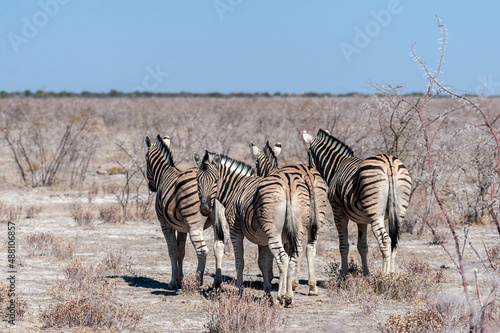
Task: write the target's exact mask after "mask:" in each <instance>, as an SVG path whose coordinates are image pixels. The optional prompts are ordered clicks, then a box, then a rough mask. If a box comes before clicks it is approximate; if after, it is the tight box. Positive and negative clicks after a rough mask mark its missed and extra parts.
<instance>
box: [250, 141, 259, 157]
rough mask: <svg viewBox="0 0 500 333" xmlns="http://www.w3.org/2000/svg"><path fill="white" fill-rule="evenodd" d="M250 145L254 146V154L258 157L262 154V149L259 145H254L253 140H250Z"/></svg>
mask: <svg viewBox="0 0 500 333" xmlns="http://www.w3.org/2000/svg"><path fill="white" fill-rule="evenodd" d="M250 145H251V146H252V154H253V155H254V156H255V157H257V156H259V155H260V153H261V150H260V149H259V147H257V146H256V145H254V144H253V143H252V142H250Z"/></svg>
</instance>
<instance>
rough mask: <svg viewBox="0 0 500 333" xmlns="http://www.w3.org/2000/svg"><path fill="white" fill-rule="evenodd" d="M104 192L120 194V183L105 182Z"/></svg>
mask: <svg viewBox="0 0 500 333" xmlns="http://www.w3.org/2000/svg"><path fill="white" fill-rule="evenodd" d="M102 192H103V193H104V195H106V194H112V195H115V194H118V193H119V192H120V185H118V184H117V183H109V184H104V185H102Z"/></svg>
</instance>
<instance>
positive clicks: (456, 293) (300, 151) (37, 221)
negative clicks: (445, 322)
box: [0, 96, 500, 333]
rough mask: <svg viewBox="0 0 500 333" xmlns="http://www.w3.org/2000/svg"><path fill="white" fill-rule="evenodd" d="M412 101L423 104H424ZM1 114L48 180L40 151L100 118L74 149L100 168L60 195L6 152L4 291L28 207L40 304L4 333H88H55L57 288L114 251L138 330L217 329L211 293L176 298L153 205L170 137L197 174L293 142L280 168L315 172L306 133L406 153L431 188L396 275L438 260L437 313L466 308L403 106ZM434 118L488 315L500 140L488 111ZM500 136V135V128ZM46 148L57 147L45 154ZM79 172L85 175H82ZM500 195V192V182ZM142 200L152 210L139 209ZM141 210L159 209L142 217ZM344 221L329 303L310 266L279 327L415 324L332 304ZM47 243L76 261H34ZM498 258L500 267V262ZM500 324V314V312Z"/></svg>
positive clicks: (0, 147) (383, 303)
mask: <svg viewBox="0 0 500 333" xmlns="http://www.w3.org/2000/svg"><path fill="white" fill-rule="evenodd" d="M413 102H415V103H417V99H415V100H414V101H413ZM479 102H480V104H481V105H482V106H483V107H484V109H485V111H486V112H487V113H488V114H489V115H490V118H491V119H495V118H496V117H498V107H497V105H498V103H499V100H498V98H486V99H481V100H480V101H479ZM455 109H458V110H459V111H456V112H450V113H448V114H447V115H446V116H443V117H444V118H445V119H443V120H442V122H439V121H434V119H441V118H439V114H444V113H446V110H455ZM0 111H1V114H0V115H1V117H0V120H2V124H3V126H6V128H8V129H9V131H10V132H9V133H10V135H11V137H10V139H11V142H13V143H16V140H18V141H17V142H18V143H19V145H24V146H23V148H25V149H26V151H27V155H28V157H29V158H30V159H31V161H32V162H36V163H38V164H36V165H35V163H34V164H33V168H34V173H35V174H36V176H40V161H39V158H40V156H41V155H42V153H43V152H41V148H43V147H45V148H46V149H47V153H46V157H50V154H49V153H48V151H49V150H50V149H49V148H51V147H52V148H53V149H52V150H55V148H56V147H57V146H58V143H59V140H60V136H61V135H62V134H63V133H64V131H65V129H66V128H67V126H68V124H69V125H72V126H73V127H72V128H73V129H75V128H78V126H81V124H82V122H83V121H88V122H87V124H89V126H88V127H86V129H87V130H88V132H85V135H86V136H85V138H84V139H82V140H81V142H80V141H78V140H77V141H75V142H76V144H75V146H74V147H72V149H73V150H74V149H76V150H77V151H78V154H79V155H78V154H77V155H74V156H76V157H79V158H80V160H79V161H85V158H86V157H88V158H89V159H90V161H89V164H88V168H83V167H80V166H75V165H71V164H67V165H66V168H65V169H61V170H59V171H58V173H57V176H59V177H58V178H57V179H56V181H55V182H54V183H53V184H50V186H41V184H40V182H39V179H35V180H36V181H38V183H37V184H33V183H35V181H33V180H32V179H31V178H30V174H29V173H27V174H26V182H24V181H22V179H21V177H20V172H19V170H18V168H17V166H16V162H15V159H14V156H13V154H12V151H11V149H10V148H9V145H8V144H7V142H6V140H3V139H2V140H1V141H0V170H1V171H0V208H1V209H2V210H3V211H0V220H1V222H0V230H1V232H0V254H1V255H0V258H2V259H1V260H0V282H1V283H2V285H6V284H7V282H8V281H7V278H8V277H9V276H10V274H11V273H9V271H10V267H9V264H10V263H9V261H8V256H7V254H8V251H9V248H8V236H9V235H8V230H7V228H8V224H7V222H6V221H7V219H8V218H7V217H6V216H7V214H6V211H8V210H15V211H17V210H18V214H15V215H17V216H15V218H14V219H13V222H14V223H15V228H16V229H15V239H16V250H15V251H16V253H15V254H16V260H17V261H16V262H15V265H16V267H15V268H16V273H15V288H16V293H17V294H18V295H20V296H22V298H24V299H25V300H26V301H27V303H28V305H27V312H26V313H25V315H24V316H23V317H22V318H16V321H15V326H12V325H10V324H9V323H8V322H6V321H0V332H4V331H5V332H8V331H12V332H38V331H40V332H60V331H64V332H72V331H73V332H78V331H82V328H78V327H75V328H68V327H65V328H47V327H45V326H44V323H43V321H42V320H41V317H40V314H42V313H43V312H44V311H46V310H47V309H48V308H49V307H50V306H51V305H54V304H56V302H57V301H56V300H55V299H54V297H53V296H52V293H51V290H52V289H53V288H54V287H55V288H57V286H58V285H59V283H60V282H61V281H64V280H65V279H66V276H65V273H64V270H65V268H66V267H67V266H68V265H69V264H71V263H72V262H73V261H74V260H80V261H82V262H85V263H93V264H94V265H97V264H99V263H101V262H102V261H103V259H104V258H105V257H106V256H109V254H110V253H111V254H118V255H120V256H121V257H122V259H123V262H122V264H121V265H120V267H119V268H118V269H116V270H111V269H109V270H107V271H106V272H105V277H104V278H103V279H104V282H105V283H106V284H107V285H110V286H112V290H113V292H114V295H115V296H116V298H117V301H118V302H120V303H122V304H127V305H132V306H133V307H134V309H138V310H139V311H141V312H142V313H143V316H142V319H141V320H140V321H139V322H138V324H137V326H136V330H137V331H138V332H200V331H206V330H207V329H206V327H205V325H206V323H207V317H206V305H207V304H209V302H211V301H210V300H208V299H207V297H206V293H186V292H185V291H183V290H178V291H171V290H167V284H168V283H169V281H170V274H171V269H170V260H169V256H168V253H167V245H166V242H165V239H164V237H163V235H162V233H161V230H160V226H159V223H158V221H157V219H156V217H155V214H154V206H151V205H150V206H147V205H144V202H146V200H147V198H148V194H149V192H148V189H147V184H145V183H144V177H143V175H142V172H141V168H144V164H145V161H144V154H145V150H144V144H143V140H144V136H145V135H149V136H151V137H155V136H156V135H157V134H158V133H160V134H162V135H167V134H168V135H170V136H171V138H172V143H171V148H172V152H173V155H174V159H175V161H176V162H178V166H179V167H180V168H181V169H185V168H188V167H192V166H194V163H193V162H192V161H191V156H192V153H193V152H194V151H196V152H198V153H203V151H204V150H205V149H209V150H210V151H216V152H221V153H225V154H227V155H229V156H231V157H233V158H236V159H239V160H243V161H245V162H247V163H252V157H251V155H250V149H249V142H250V141H252V142H254V143H256V144H257V145H262V144H264V143H265V141H266V140H269V141H270V143H271V144H274V143H276V142H277V141H280V142H282V143H283V153H282V154H281V155H280V157H279V163H280V165H287V164H292V163H307V154H306V151H305V145H304V143H303V141H302V138H301V136H300V133H301V131H302V130H308V131H310V132H311V133H315V132H316V131H317V130H318V129H319V128H326V129H329V130H330V132H332V133H335V135H336V136H337V137H339V138H340V139H341V140H343V141H344V142H345V143H346V144H348V145H350V146H351V148H353V150H354V151H355V154H356V155H357V156H359V157H361V158H366V157H367V156H370V155H373V154H374V153H378V152H393V153H394V154H396V153H397V155H398V156H399V157H400V158H401V160H402V161H403V162H404V163H405V165H406V166H407V167H408V169H409V170H410V173H411V174H412V177H413V179H414V186H418V189H417V190H416V191H415V193H414V195H413V197H412V201H411V202H410V207H409V209H408V213H407V219H406V220H407V221H406V223H405V228H404V230H403V231H404V232H403V233H402V235H401V240H400V242H399V248H398V254H397V257H396V272H401V271H402V270H403V268H402V266H403V263H405V262H407V261H409V260H411V259H418V260H420V261H422V262H424V263H428V264H429V265H430V267H431V269H432V271H433V273H434V272H440V271H441V272H442V273H443V274H444V277H445V279H444V282H441V283H439V285H438V287H437V292H435V291H431V292H430V293H432V295H431V297H430V300H429V302H431V301H435V300H440V299H442V300H452V301H451V303H456V304H463V299H464V292H463V286H462V280H461V277H460V274H459V273H458V270H457V269H456V265H455V263H454V262H453V260H455V261H456V258H457V255H456V249H455V242H454V239H453V237H452V234H451V231H450V229H449V228H448V226H447V224H446V221H445V220H444V218H443V216H442V213H440V211H439V209H438V207H437V204H436V202H435V200H434V197H433V194H432V191H430V184H431V182H430V180H429V174H428V169H427V158H428V154H427V151H426V150H425V146H424V144H423V139H422V132H421V126H420V124H419V122H418V119H417V116H416V115H415V114H414V113H411V112H409V111H408V109H407V108H406V104H404V103H399V99H397V98H395V97H394V98H392V97H391V98H387V99H384V98H380V97H376V96H374V97H370V98H368V97H356V96H354V97H352V98H350V97H346V98H324V99H323V98H305V97H287V98H284V97H283V98H282V97H280V98H267V99H266V98H241V99H224V98H221V99H217V98H213V99H210V98H172V99H168V98H167V99H159V98H151V99H133V98H116V99H115V98H107V99H106V98H103V99H84V98H74V99H70V98H68V99H50V98H47V99H45V98H44V99H31V98H6V99H0ZM424 115H425V117H426V119H427V118H428V119H430V120H429V122H430V123H431V124H432V126H430V127H429V129H428V130H429V134H430V135H431V137H432V138H433V140H434V141H433V146H432V151H431V153H432V158H433V161H434V167H435V168H436V170H437V171H436V175H437V176H438V179H437V190H438V192H439V193H440V195H441V198H442V199H443V202H444V204H445V207H446V209H447V210H448V212H449V213H450V214H451V215H452V216H451V217H452V220H453V222H454V223H455V230H456V233H457V237H458V241H459V244H460V249H461V251H463V254H464V260H463V265H464V270H465V273H466V278H467V283H468V290H469V293H470V295H471V298H472V302H473V304H475V305H478V304H480V302H479V301H478V292H477V288H476V282H475V278H474V269H477V270H478V274H477V276H478V281H477V286H479V289H480V291H481V294H482V297H483V298H482V300H483V301H485V300H486V297H488V295H489V293H490V291H491V290H493V289H494V288H495V286H496V288H497V291H496V294H495V297H497V298H498V297H499V295H500V293H499V292H498V286H499V283H498V273H495V275H493V274H492V275H489V274H488V272H491V271H492V270H491V269H490V268H489V266H488V265H489V263H488V262H487V260H486V258H487V257H486V254H485V247H486V248H488V249H495V248H496V249H497V251H498V249H499V247H498V245H499V234H498V231H497V230H496V226H495V225H494V223H493V222H492V221H491V219H490V220H488V219H487V218H486V219H484V220H482V219H479V218H477V215H476V217H475V218H474V215H473V214H471V213H474V212H477V210H475V211H474V209H471V207H472V208H477V207H479V206H480V205H481V204H483V203H484V202H490V200H491V199H490V197H491V192H488V191H490V190H489V186H491V184H490V183H489V179H491V175H492V174H493V173H492V170H493V168H494V167H495V165H496V164H495V163H496V156H497V155H496V150H495V145H494V141H493V140H491V137H490V133H489V132H488V131H486V130H483V129H484V126H483V120H482V119H481V118H480V117H477V112H475V111H473V110H470V109H468V108H457V101H456V100H452V99H446V98H443V99H441V98H438V99H434V100H433V101H432V103H430V104H429V106H428V107H426V108H425V114H424ZM497 119H498V118H497ZM57 120H60V121H57ZM202 120H204V121H202ZM495 126H497V127H496V128H498V121H497V123H496V124H495ZM38 131H39V132H38ZM497 132H498V130H497ZM5 133H6V132H4V134H5ZM471 133H472V135H471ZM72 135H75V133H72ZM76 137H78V136H76ZM41 138H43V139H44V140H45V141H43V143H44V144H43V145H42V144H41V143H42V142H41V141H42V140H41ZM78 138H79V137H78ZM22 140H24V141H22ZM18 148H21V147H20V146H18ZM19 154H21V152H19ZM76 157H75V158H76ZM22 163H23V165H24V168H25V171H26V172H27V170H28V166H27V165H26V163H25V162H24V161H22ZM72 170H73V171H78V172H80V171H81V173H80V174H79V173H78V172H76V174H72V173H71V172H72ZM75 175H76V176H75ZM73 176H75V177H73ZM83 176H85V177H83ZM127 176H129V178H127ZM488 177H490V178H488ZM127 179H128V180H129V181H128V182H127ZM73 180H74V181H73ZM32 185H33V186H32ZM126 188H128V189H130V193H129V195H130V196H129V197H124V196H123V190H124V189H126ZM484 188H486V189H487V191H486V192H484V193H486V194H484V193H483V196H482V197H478V196H477V195H476V193H478V191H479V190H481V189H484ZM495 193H498V184H497V188H496V192H495ZM495 195H497V194H495ZM137 197H138V198H139V199H140V200H136V198H137ZM496 198H497V201H491V202H492V203H493V206H492V207H493V208H494V209H495V210H496V212H497V216H500V213H499V212H498V196H497V197H496ZM120 202H121V203H127V204H128V210H129V214H130V216H129V217H127V218H126V219H125V220H124V221H120V222H118V223H105V222H103V220H102V219H99V218H98V215H99V211H100V210H101V209H102V207H105V206H107V205H112V206H114V207H117V208H118V210H119V209H121V206H120ZM76 204H80V205H82V207H85V208H86V209H88V210H90V211H91V213H92V214H93V216H94V220H93V221H92V223H90V224H89V225H80V224H78V223H77V222H76V221H75V219H74V218H73V216H72V210H73V209H74V207H75V205H76ZM134 204H136V205H135V206H134ZM31 207H36V208H37V209H38V210H39V212H37V213H36V214H34V216H33V217H31V218H27V217H26V215H27V212H28V210H29V209H30V208H31ZM136 208H146V209H147V210H146V213H141V214H139V213H138V211H136ZM332 220H333V217H332V213H331V210H330V209H329V210H328V223H326V225H324V226H323V227H322V228H321V229H320V235H319V241H318V249H317V256H316V275H317V279H318V283H319V296H307V292H308V286H307V274H306V269H307V267H306V265H305V264H304V265H303V266H302V271H301V275H300V278H301V281H300V282H301V284H300V286H299V287H298V289H297V292H296V293H295V306H294V307H293V308H286V309H280V310H279V311H280V313H281V315H282V318H284V319H283V320H282V322H280V323H277V325H279V326H280V328H279V329H278V330H277V331H278V332H280V331H285V332H304V331H309V332H357V333H361V332H375V331H378V330H379V327H380V324H384V323H385V322H386V320H387V319H388V318H389V317H390V316H392V315H395V314H405V313H406V312H407V311H408V310H414V309H416V308H418V307H421V306H424V305H425V304H414V303H410V302H401V301H394V300H385V299H378V300H375V301H370V302H364V303H363V302H359V301H354V300H353V298H351V297H343V296H339V295H334V294H333V293H331V292H330V291H329V289H328V288H327V287H326V286H327V283H326V282H327V280H328V276H327V272H326V269H327V267H328V265H329V264H331V263H333V262H339V261H340V254H339V251H338V236H337V231H336V229H335V226H334V225H333V224H332ZM425 220H428V221H429V224H430V225H432V226H433V227H434V228H435V231H436V232H437V236H439V237H436V236H433V235H432V233H431V231H430V230H429V228H428V227H426V226H424V221H425ZM409 231H411V233H410V232H409ZM34 233H48V234H51V235H53V236H55V237H56V238H57V240H58V242H61V243H68V244H69V243H71V244H74V252H73V254H72V255H70V256H67V257H64V258H63V259H58V258H57V256H55V255H53V254H45V255H42V254H40V253H35V254H34V255H31V254H30V248H29V244H28V242H27V237H28V236H30V235H33V234H34ZM205 235H206V237H207V239H208V245H209V248H210V249H211V248H212V245H213V232H212V230H211V229H207V230H206V231H205ZM356 235H357V230H356V228H355V226H350V233H349V237H350V241H349V243H350V245H351V247H350V251H351V252H350V258H353V259H354V260H355V261H357V262H359V256H358V254H357V249H356ZM436 240H438V241H436ZM439 241H443V242H444V247H445V249H446V250H447V251H448V252H449V253H450V255H451V257H453V260H452V259H450V256H449V255H448V254H447V252H446V251H445V249H443V247H442V246H441V245H438V243H439ZM368 242H369V256H368V259H369V266H370V269H371V271H372V273H374V272H376V271H377V270H380V269H381V267H382V263H381V254H380V251H379V249H378V245H377V244H376V241H375V238H374V237H373V235H372V234H371V233H370V234H369V236H368ZM483 242H484V244H483ZM186 250H187V251H186V258H185V262H184V273H185V274H186V275H188V274H191V273H194V271H195V269H196V264H197V260H196V255H195V252H194V249H193V246H192V245H191V243H190V242H189V240H188V242H187V244H186ZM496 255H497V258H496V260H497V264H498V257H499V255H498V253H497V254H496ZM245 262H246V265H245V271H244V272H245V286H246V287H247V288H251V289H252V291H253V292H254V293H255V294H256V295H257V296H260V295H262V294H263V292H262V287H261V279H262V278H261V277H260V275H259V274H260V272H259V269H258V265H257V248H256V246H255V245H253V244H249V243H247V244H246V246H245ZM206 267H207V268H206V273H205V280H204V285H203V290H204V291H206V290H209V288H210V286H211V285H212V283H213V275H212V274H213V273H214V270H215V260H214V256H213V253H212V252H210V254H209V257H208V262H207V266H206ZM274 274H275V279H274V280H273V283H274V290H273V292H272V295H273V296H274V297H276V293H277V281H278V279H277V276H278V273H277V267H276V266H275V268H274ZM223 276H224V278H225V280H226V281H227V282H231V281H232V279H234V278H235V276H236V273H235V265H234V257H233V251H232V246H231V244H227V245H226V255H225V257H224V261H223ZM101 282H102V281H101ZM490 301H491V300H490ZM448 303H450V302H448ZM499 303H500V300H498V299H497V301H496V303H494V305H495V306H497V307H498V304H499ZM497 313H500V311H499V310H498V309H497ZM496 320H498V316H497V317H496ZM115 330H116V329H115ZM83 331H85V328H83ZM86 331H92V330H91V329H87V330H86Z"/></svg>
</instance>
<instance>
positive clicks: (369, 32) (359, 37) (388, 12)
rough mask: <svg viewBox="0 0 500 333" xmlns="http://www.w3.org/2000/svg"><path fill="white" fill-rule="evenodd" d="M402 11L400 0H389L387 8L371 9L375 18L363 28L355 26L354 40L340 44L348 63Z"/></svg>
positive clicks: (371, 14) (371, 13)
mask: <svg viewBox="0 0 500 333" xmlns="http://www.w3.org/2000/svg"><path fill="white" fill-rule="evenodd" d="M402 11H403V6H402V5H401V2H400V1H399V0H389V2H388V3H387V7H386V9H381V10H378V11H375V10H371V11H370V16H371V17H372V18H373V20H370V21H368V22H366V24H365V25H364V26H363V27H362V28H360V27H358V26H355V27H354V38H353V40H352V42H350V43H348V42H342V43H340V44H339V46H340V50H341V51H342V54H343V55H344V58H345V60H346V61H347V63H348V64H350V63H351V61H352V56H353V55H354V54H359V53H361V50H363V49H364V48H366V47H368V45H370V43H371V41H372V40H373V39H374V38H375V37H377V36H378V35H379V34H380V32H381V31H382V29H383V28H386V27H387V26H388V25H389V24H390V23H391V21H392V18H393V17H394V16H395V15H398V14H401V12H402Z"/></svg>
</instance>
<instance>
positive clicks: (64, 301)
mask: <svg viewBox="0 0 500 333" xmlns="http://www.w3.org/2000/svg"><path fill="white" fill-rule="evenodd" d="M64 272H65V275H66V279H65V280H63V281H61V282H59V283H58V284H57V285H55V286H54V288H53V289H52V290H51V291H50V294H51V296H52V298H53V299H54V300H55V303H53V304H51V305H49V306H48V307H47V308H45V309H44V310H43V311H42V312H41V314H40V320H41V321H42V322H43V324H44V325H45V326H46V327H56V328H64V327H88V328H91V329H92V330H93V331H97V330H98V331H101V330H108V331H113V332H116V331H129V330H133V329H135V327H136V326H137V324H138V323H139V321H140V320H141V319H142V316H143V314H142V312H141V311H139V310H138V309H136V308H135V307H134V306H132V305H128V304H123V303H121V302H119V301H118V300H117V298H116V296H115V294H114V292H113V288H112V286H111V285H109V284H108V283H107V282H106V280H104V279H103V278H102V274H103V267H102V266H101V265H97V266H95V265H93V264H92V263H85V262H81V261H78V260H75V261H73V262H71V263H70V264H69V265H67V266H66V267H65V269H64Z"/></svg>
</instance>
